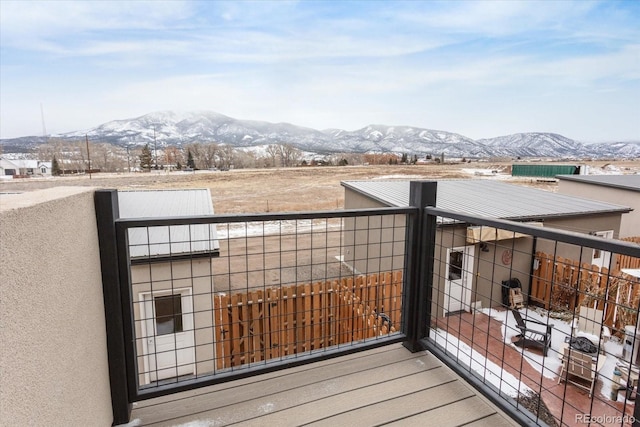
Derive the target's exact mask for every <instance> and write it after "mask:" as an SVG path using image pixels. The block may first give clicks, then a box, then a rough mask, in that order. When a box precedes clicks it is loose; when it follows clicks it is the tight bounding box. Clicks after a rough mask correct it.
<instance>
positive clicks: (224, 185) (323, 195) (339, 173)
mask: <svg viewBox="0 0 640 427" xmlns="http://www.w3.org/2000/svg"><path fill="white" fill-rule="evenodd" d="M510 165H511V163H487V162H474V163H461V164H445V165H437V164H433V165H376V166H346V167H297V168H278V169H238V170H231V171H227V172H210V171H196V172H180V171H176V172H171V173H167V172H164V171H158V172H156V171H152V172H150V173H125V174H102V173H97V174H93V175H92V176H91V177H89V176H88V175H83V176H74V177H51V178H29V179H14V180H7V181H0V192H22V191H34V190H37V189H42V188H50V187H57V186H77V185H80V186H93V187H99V188H116V189H144V188H155V189H162V188H173V189H175V188H209V189H210V191H211V197H212V199H213V205H214V209H215V212H216V213H217V214H234V213H261V212H291V211H307V210H325V209H341V208H342V207H343V205H344V189H343V187H342V186H341V185H340V182H341V181H349V180H369V179H406V180H421V179H423V180H428V179H441V178H445V179H455V178H473V179H483V178H487V179H501V180H504V181H506V182H513V183H517V184H522V185H528V186H535V187H539V188H543V189H546V190H550V191H555V187H556V185H557V184H556V183H554V182H541V181H539V180H536V179H531V178H511V177H510V176H509V171H510V169H509V168H510ZM610 165H614V167H615V168H618V169H619V170H620V171H621V172H624V173H630V172H631V173H632V172H634V171H635V172H638V173H640V160H638V161H635V162H633V161H632V162H617V163H610V162H590V163H589V167H590V168H591V169H592V170H594V169H602V167H603V166H605V167H611V166H610ZM491 171H501V172H504V173H500V174H493V175H492V174H491ZM487 175H489V176H487Z"/></svg>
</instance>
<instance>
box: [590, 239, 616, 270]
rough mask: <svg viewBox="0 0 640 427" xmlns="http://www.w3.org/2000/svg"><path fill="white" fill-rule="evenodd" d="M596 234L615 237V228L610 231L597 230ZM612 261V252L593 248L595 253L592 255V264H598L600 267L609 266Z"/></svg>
mask: <svg viewBox="0 0 640 427" xmlns="http://www.w3.org/2000/svg"><path fill="white" fill-rule="evenodd" d="M593 234H594V236H599V237H602V238H604V239H613V230H608V231H596V232H595V233H593ZM610 263H611V252H606V251H601V250H600V249H593V255H592V257H591V264H593V265H597V266H598V267H599V268H600V269H602V268H603V267H604V268H609V264H610Z"/></svg>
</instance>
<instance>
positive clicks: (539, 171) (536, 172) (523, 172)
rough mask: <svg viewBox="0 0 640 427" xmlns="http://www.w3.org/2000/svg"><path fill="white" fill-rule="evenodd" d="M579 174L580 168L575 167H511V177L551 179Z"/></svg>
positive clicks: (536, 165) (526, 165)
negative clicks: (557, 176)
mask: <svg viewBox="0 0 640 427" xmlns="http://www.w3.org/2000/svg"><path fill="white" fill-rule="evenodd" d="M579 173H580V166H576V165H548V164H547V165H544V164H542V165H541V164H522V165H513V166H511V176H537V177H545V178H553V177H555V176H556V175H578V174H579Z"/></svg>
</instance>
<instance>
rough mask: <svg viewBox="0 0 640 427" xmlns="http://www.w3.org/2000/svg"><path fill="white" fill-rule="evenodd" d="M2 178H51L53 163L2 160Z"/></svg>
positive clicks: (0, 159) (0, 170)
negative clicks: (17, 176) (18, 176)
mask: <svg viewBox="0 0 640 427" xmlns="http://www.w3.org/2000/svg"><path fill="white" fill-rule="evenodd" d="M0 175H2V176H16V175H20V176H51V162H41V161H39V160H13V159H5V158H0Z"/></svg>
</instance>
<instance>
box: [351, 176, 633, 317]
mask: <svg viewBox="0 0 640 427" xmlns="http://www.w3.org/2000/svg"><path fill="white" fill-rule="evenodd" d="M378 207H386V205H384V204H383V203H381V202H379V201H377V200H374V199H371V198H369V197H366V196H364V195H362V194H360V193H358V192H355V191H353V190H351V189H348V188H345V208H346V209H356V208H378ZM620 217H621V215H620V214H619V213H618V214H602V215H589V216H582V217H573V218H558V219H548V220H545V221H544V227H548V228H556V229H561V230H568V231H577V232H582V233H588V232H591V231H607V230H613V232H614V235H617V233H618V232H619V230H620ZM362 220H363V219H362V218H359V219H358V220H357V221H353V220H352V221H345V236H344V238H343V242H344V251H345V255H344V260H345V262H346V263H347V264H348V265H350V266H353V267H355V268H356V270H357V272H359V273H363V274H364V273H374V272H377V271H380V270H381V269H382V268H381V266H380V264H379V263H376V262H375V261H373V262H372V261H371V260H369V261H367V255H371V254H378V253H379V252H380V251H382V252H383V255H382V258H386V259H389V258H391V259H394V265H397V266H402V265H403V262H404V260H403V259H399V258H398V259H397V260H396V256H395V255H396V254H398V255H399V254H400V253H402V256H404V251H401V250H400V249H399V246H401V247H403V248H404V239H402V241H401V242H400V243H396V245H395V246H391V245H386V246H385V245H379V244H378V243H377V239H378V238H377V237H376V236H375V235H374V233H371V232H367V231H366V228H365V227H362V226H360V227H359V224H358V223H359V222H364V221H362ZM395 224H397V225H398V227H397V228H398V229H396V230H394V233H395V235H397V236H399V235H402V236H404V231H403V230H401V229H400V227H404V223H402V222H400V221H396V222H395ZM372 242H373V244H372ZM436 244H437V245H438V246H437V247H436V252H435V254H434V256H435V259H436V261H435V264H434V283H433V285H434V290H433V306H432V313H434V315H436V316H441V315H442V314H443V309H442V308H443V306H444V293H445V292H446V277H445V275H446V262H447V249H449V248H454V247H462V246H467V245H468V243H467V241H466V226H458V227H453V226H445V227H442V226H441V227H438V230H437V231H436ZM488 249H489V251H488V252H482V251H481V250H480V247H479V245H478V244H475V250H474V266H473V272H472V273H473V277H474V279H473V285H472V297H471V302H472V303H473V302H474V301H480V302H481V303H482V306H483V307H488V306H490V305H491V306H495V305H496V304H499V303H501V301H502V281H503V280H507V279H511V278H517V279H519V280H520V282H521V284H522V288H523V289H522V291H523V294H524V295H528V293H529V288H530V274H531V265H532V262H533V254H534V250H537V251H543V252H547V253H554V251H555V253H557V254H558V255H560V256H562V257H565V258H572V257H573V258H572V259H578V258H580V256H582V259H583V262H591V257H592V251H589V250H587V251H585V250H582V251H580V248H577V247H570V246H569V245H556V243H555V242H549V241H545V240H544V239H538V240H537V242H536V243H535V248H534V240H533V238H530V237H522V238H517V239H508V240H499V241H494V242H488ZM350 250H351V252H349V251H350ZM391 250H393V251H394V252H393V255H394V256H393V257H391V256H390V254H391ZM505 251H509V252H510V255H511V256H510V257H505V259H506V258H510V260H509V262H504V261H503V254H504V252H505ZM400 268H401V267H400Z"/></svg>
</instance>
